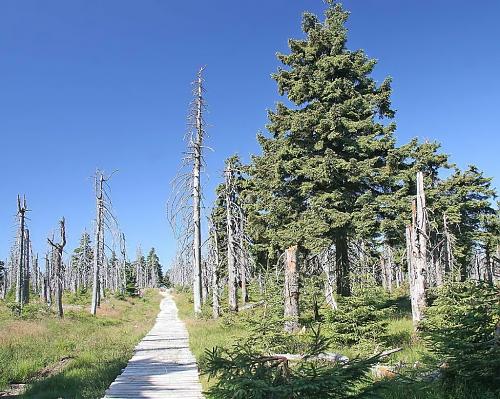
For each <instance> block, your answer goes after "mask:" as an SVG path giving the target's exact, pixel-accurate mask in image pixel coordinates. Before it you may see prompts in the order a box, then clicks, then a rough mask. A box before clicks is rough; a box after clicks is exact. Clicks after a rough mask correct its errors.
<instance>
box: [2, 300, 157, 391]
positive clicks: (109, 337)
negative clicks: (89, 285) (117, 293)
mask: <svg viewBox="0 0 500 399" xmlns="http://www.w3.org/2000/svg"><path fill="white" fill-rule="evenodd" d="M159 302H160V295H159V294H158V293H157V292H156V291H148V292H146V294H145V296H144V298H127V299H126V300H118V299H116V298H112V297H110V298H107V299H106V300H105V301H104V302H103V304H102V306H101V309H100V310H99V311H98V315H97V316H96V317H93V316H91V315H90V314H89V312H88V309H87V307H88V303H87V301H86V300H85V298H75V300H74V302H73V303H75V305H72V306H69V307H68V309H70V310H67V311H66V312H65V317H64V319H62V320H59V319H58V318H57V317H56V316H55V315H54V314H52V313H47V312H46V311H44V310H40V311H36V308H37V305H36V304H34V305H30V306H31V307H32V309H31V311H30V312H28V313H26V312H24V313H23V315H22V316H21V317H17V316H12V315H11V314H10V312H9V309H8V308H7V307H6V306H5V305H1V304H0V315H1V316H0V365H1V367H0V391H2V389H3V390H5V389H6V388H7V387H8V386H9V384H27V389H26V392H25V393H24V395H22V396H21V397H22V398H41V399H42V398H55V397H57V398H89V399H90V398H97V397H101V396H102V395H103V393H104V391H105V389H106V388H107V387H108V386H109V384H110V383H111V382H112V381H113V379H114V378H115V377H116V376H117V375H118V374H119V372H120V371H121V369H122V368H123V367H124V366H125V365H126V363H127V361H128V359H129V358H130V357H131V356H132V350H133V348H134V346H135V345H136V344H137V342H139V341H140V340H141V339H142V337H143V336H144V335H145V334H146V333H147V332H148V331H149V329H150V328H151V326H152V325H153V323H154V320H155V316H156V314H157V313H158V304H159ZM38 307H39V308H40V309H42V308H44V306H38Z"/></svg>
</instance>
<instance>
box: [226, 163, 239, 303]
mask: <svg viewBox="0 0 500 399" xmlns="http://www.w3.org/2000/svg"><path fill="white" fill-rule="evenodd" d="M224 175H225V180H226V225H227V273H228V282H227V285H228V294H229V298H228V301H229V310H230V311H232V312H237V311H238V276H237V274H238V273H237V270H236V243H235V239H234V227H235V226H234V215H233V206H232V205H233V198H232V185H233V181H232V180H233V171H232V169H231V163H228V165H227V167H226V171H225V172H224Z"/></svg>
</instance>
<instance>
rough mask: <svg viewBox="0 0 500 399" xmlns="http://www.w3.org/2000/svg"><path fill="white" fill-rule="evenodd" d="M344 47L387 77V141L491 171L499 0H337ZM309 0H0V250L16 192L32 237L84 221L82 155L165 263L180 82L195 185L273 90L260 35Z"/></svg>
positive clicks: (236, 146) (283, 46) (244, 134)
mask: <svg viewBox="0 0 500 399" xmlns="http://www.w3.org/2000/svg"><path fill="white" fill-rule="evenodd" d="M344 5H345V7H346V8H347V9H348V10H350V11H351V12H352V15H351V18H350V20H349V23H348V26H349V28H350V36H349V47H350V48H352V49H357V48H363V49H365V51H366V52H367V54H368V55H369V56H370V57H373V58H376V59H378V60H379V63H378V66H377V67H376V71H375V74H374V76H375V77H376V78H377V79H378V80H382V79H383V78H384V77H385V76H386V75H390V76H392V77H393V79H394V83H393V89H394V94H393V106H394V108H395V109H396V110H397V114H396V122H397V125H398V130H397V137H398V140H399V142H400V143H403V142H405V141H407V140H408V139H409V138H411V137H415V136H418V137H420V138H421V139H430V140H438V141H440V142H442V143H443V149H444V151H445V152H447V153H449V154H450V155H451V157H452V160H453V161H455V162H456V163H457V164H458V165H459V166H462V167H465V166H466V165H467V164H470V163H474V164H477V165H478V166H479V167H480V168H481V169H482V170H484V171H485V173H486V175H488V176H493V177H495V185H496V186H497V187H498V184H499V182H500V180H498V176H499V172H500V166H499V165H500V164H499V163H498V162H497V159H496V158H495V156H494V155H497V153H498V149H499V145H500V139H499V138H498V134H497V133H498V115H499V112H500V110H499V105H500V101H499V93H500V79H499V76H498V72H499V71H500V44H499V42H498V39H499V38H500V24H499V23H498V16H500V3H499V2H498V1H495V0H483V1H481V2H477V3H475V4H474V3H471V2H469V1H461V0H460V1H456V0H455V1H451V0H435V1H430V0H429V1H418V2H417V1H401V0H351V1H345V2H344ZM323 9H324V4H323V3H322V2H321V1H320V0H294V1H290V0H266V1H261V0H256V1H252V2H237V1H234V0H233V1H228V0H217V1H211V2H208V1H207V2H202V1H183V2H179V1H162V0H141V1H138V0H135V1H131V0H107V1H101V2H98V1H88V0H70V1H68V0H47V1H43V2H42V1H38V0H2V1H1V2H0V54H1V56H0V160H1V167H0V178H1V184H0V258H5V257H6V256H7V254H8V249H9V247H10V245H11V243H12V239H13V235H14V231H15V219H14V215H15V211H16V204H15V201H16V195H17V194H18V193H25V194H26V195H27V199H28V205H29V208H30V209H31V212H30V215H29V216H30V221H29V226H30V229H31V235H32V237H33V239H34V246H35V250H37V251H40V252H43V251H45V248H46V244H45V242H46V237H47V235H48V234H49V233H50V232H51V231H52V230H53V229H55V228H56V226H57V221H58V219H59V218H60V217H61V216H65V217H66V221H67V229H68V239H69V241H68V247H67V248H68V250H69V251H71V250H72V249H73V248H74V246H75V245H76V243H77V240H78V238H79V235H80V234H81V232H82V231H83V230H84V229H85V228H86V229H87V230H90V229H91V226H92V219H93V217H94V198H93V193H92V180H91V178H90V177H91V176H92V174H93V173H94V171H95V170H96V168H98V167H99V168H102V169H105V170H107V171H113V170H115V169H117V170H118V173H116V174H115V175H114V176H113V179H112V181H111V188H112V191H111V195H112V198H113V202H114V208H115V213H116V216H117V217H118V219H119V221H120V224H121V227H122V229H123V230H124V232H125V233H126V235H127V239H128V243H129V252H132V253H135V246H136V245H138V244H139V243H140V244H141V245H142V247H143V249H144V250H147V249H148V248H150V247H152V246H154V247H155V248H157V251H158V252H159V254H160V257H161V260H162V262H163V263H164V265H168V263H169V260H170V258H171V256H172V255H173V253H174V250H175V242H174V238H173V236H172V233H171V231H170V228H169V225H168V222H167V218H166V216H165V206H166V202H167V199H168V196H169V193H170V181H171V180H172V178H173V177H174V175H175V172H176V170H177V168H178V165H179V160H180V156H181V152H182V149H183V142H182V138H183V135H184V133H185V131H186V115H187V108H188V104H189V102H190V95H191V92H190V91H191V86H190V82H191V81H192V80H193V78H194V75H195V73H196V71H197V69H198V68H199V67H200V66H201V65H206V67H207V69H206V79H207V82H206V86H207V100H208V103H209V111H210V113H209V115H208V122H209V124H210V126H209V134H210V138H209V140H208V144H209V145H210V146H211V147H212V148H213V149H214V150H215V151H214V152H213V153H209V154H208V155H207V182H206V183H207V184H206V190H207V198H208V199H210V198H212V195H211V192H212V191H213V187H214V186H215V185H216V184H217V182H218V181H219V178H220V174H221V169H222V167H223V160H224V159H225V158H226V157H227V156H229V155H230V154H233V153H235V152H237V153H239V154H240V155H242V157H243V158H248V155H249V154H251V153H256V152H258V146H257V144H256V140H255V135H256V133H257V132H258V131H259V130H263V129H264V126H265V123H266V109H269V108H272V107H273V106H274V104H275V102H276V101H277V100H278V99H279V96H278V95H277V92H276V87H275V84H274V82H273V81H272V80H271V78H270V74H271V73H272V72H274V71H275V70H276V68H277V67H278V65H279V63H278V61H277V60H276V57H275V53H276V51H286V50H287V39H288V38H290V37H300V36H301V32H300V19H301V14H302V12H303V11H305V10H309V11H312V12H315V13H318V14H321V13H322V12H323Z"/></svg>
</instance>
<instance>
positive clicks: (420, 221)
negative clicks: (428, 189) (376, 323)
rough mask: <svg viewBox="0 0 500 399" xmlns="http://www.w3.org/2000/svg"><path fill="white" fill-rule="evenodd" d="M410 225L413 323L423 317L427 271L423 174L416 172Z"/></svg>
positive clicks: (408, 230)
mask: <svg viewBox="0 0 500 399" xmlns="http://www.w3.org/2000/svg"><path fill="white" fill-rule="evenodd" d="M412 213H413V217H412V227H411V228H407V233H406V234H407V242H408V250H409V265H408V266H409V275H410V296H411V305H412V316H413V323H414V324H415V325H418V323H419V322H420V321H421V320H422V318H423V313H424V310H425V308H426V307H427V301H426V297H425V290H426V272H427V218H426V204H425V191H424V176H423V173H422V172H418V173H417V198H416V200H415V201H414V205H413V212H412Z"/></svg>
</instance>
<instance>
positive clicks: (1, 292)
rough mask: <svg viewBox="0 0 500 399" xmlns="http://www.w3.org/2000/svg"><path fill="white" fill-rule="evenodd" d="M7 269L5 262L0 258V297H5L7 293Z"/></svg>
mask: <svg viewBox="0 0 500 399" xmlns="http://www.w3.org/2000/svg"><path fill="white" fill-rule="evenodd" d="M6 282H7V269H6V268H5V262H4V261H2V260H0V298H2V299H3V298H5V295H6V294H7V292H6V291H7V285H6V284H5V283H6Z"/></svg>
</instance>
